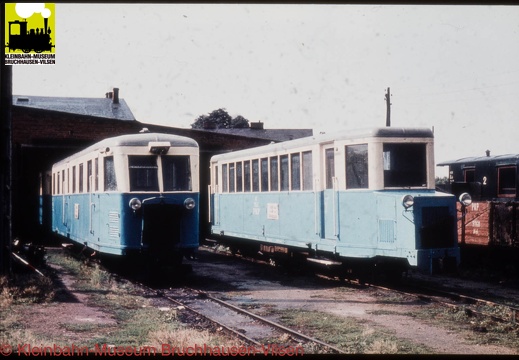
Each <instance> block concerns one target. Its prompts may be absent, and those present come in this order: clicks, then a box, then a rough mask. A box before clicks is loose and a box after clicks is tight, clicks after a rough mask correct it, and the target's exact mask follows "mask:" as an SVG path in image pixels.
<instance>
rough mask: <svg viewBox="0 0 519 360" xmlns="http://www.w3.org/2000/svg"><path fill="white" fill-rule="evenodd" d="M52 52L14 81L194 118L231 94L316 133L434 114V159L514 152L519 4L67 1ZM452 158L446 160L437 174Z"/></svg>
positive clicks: (274, 124) (275, 119) (423, 121)
mask: <svg viewBox="0 0 519 360" xmlns="http://www.w3.org/2000/svg"><path fill="white" fill-rule="evenodd" d="M55 12H56V14H55V16H56V17H55V21H56V31H55V39H54V43H55V44H56V65H54V66H14V70H13V93H14V94H15V95H45V96H59V97H62V96H70V97H104V94H105V93H106V92H107V91H110V90H111V89H112V88H113V87H118V88H120V97H121V98H123V99H124V100H125V101H126V102H127V104H128V105H129V107H130V109H131V110H132V112H133V114H134V115H135V117H136V119H137V120H139V121H142V122H147V123H154V124H159V125H167V126H173V127H183V128H189V127H190V124H191V123H193V122H194V121H195V119H196V118H197V117H198V116H200V115H203V114H208V113H210V112H211V111H213V110H216V109H219V108H225V109H226V110H227V111H228V113H229V114H230V115H231V116H236V115H242V116H243V117H245V118H246V119H248V120H250V121H262V122H263V123H264V124H265V128H311V129H313V130H314V134H315V133H318V132H321V131H326V132H331V131H337V130H347V129H353V128H360V127H367V126H385V123H386V102H385V92H386V90H387V88H388V87H389V88H390V89H391V94H392V96H391V103H392V106H391V124H392V126H399V127H400V126H403V127H434V131H435V139H436V150H435V156H436V161H437V162H440V161H445V160H450V159H454V158H459V157H464V156H475V155H484V154H485V150H487V149H489V150H491V152H492V154H496V155H497V154H505V153H519V146H518V145H517V142H518V140H517V139H518V138H519V136H518V135H519V127H518V126H517V124H518V121H519V7H517V6H482V5H475V6H468V5H462V6H446V5H275V4H269V5H260V4H256V5H252V4H223V5H218V4H185V5H182V4H153V5H152V4H136V3H132V4H120V3H118V4H60V3H56V6H55ZM444 170H445V169H442V168H437V173H438V175H445V174H446V172H444Z"/></svg>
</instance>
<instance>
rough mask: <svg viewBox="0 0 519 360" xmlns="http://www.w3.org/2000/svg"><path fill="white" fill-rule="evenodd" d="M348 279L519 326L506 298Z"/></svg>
mask: <svg viewBox="0 0 519 360" xmlns="http://www.w3.org/2000/svg"><path fill="white" fill-rule="evenodd" d="M207 250H209V251H212V252H217V251H215V250H214V249H211V248H210V247H207ZM218 253H219V254H223V255H227V256H228V254H226V253H224V252H218ZM244 259H246V260H248V261H255V262H258V263H264V262H263V261H257V260H256V259H253V258H248V257H245V258H244ZM319 276H321V275H319ZM324 277H326V278H328V279H330V280H331V281H337V280H338V279H339V280H341V279H340V278H339V277H335V278H334V277H333V276H332V277H329V275H324ZM348 281H349V283H350V284H352V285H355V286H364V285H365V286H369V287H372V288H376V289H380V290H384V291H393V292H398V293H400V294H403V295H407V296H411V297H415V298H418V299H420V300H422V301H425V302H434V303H438V304H440V305H443V306H446V307H449V308H454V309H458V310H462V311H464V312H465V313H466V314H467V316H473V317H479V318H487V319H490V320H492V321H496V322H500V323H509V324H511V325H513V326H519V306H516V305H508V304H506V303H505V301H506V299H505V300H503V301H502V302H498V301H493V300H489V299H485V298H482V297H477V296H472V295H467V294H466V293H461V292H455V291H452V290H445V289H441V288H438V287H433V286H432V285H423V282H425V283H427V280H422V281H420V282H414V283H410V284H407V285H405V287H402V286H381V285H378V284H370V283H366V284H361V283H360V282H358V281H356V280H351V279H349V280H348Z"/></svg>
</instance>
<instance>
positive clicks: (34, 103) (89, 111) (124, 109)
mask: <svg viewBox="0 0 519 360" xmlns="http://www.w3.org/2000/svg"><path fill="white" fill-rule="evenodd" d="M118 100H119V102H118V103H114V102H113V100H112V99H110V98H73V97H50V96H32V95H31V96H27V95H25V96H24V95H13V106H20V107H26V108H33V109H39V110H50V111H57V112H62V113H69V114H74V115H86V116H93V117H99V118H105V119H113V120H125V121H135V117H134V116H133V114H132V112H131V110H130V108H129V107H128V105H127V104H126V102H125V101H124V100H123V99H118Z"/></svg>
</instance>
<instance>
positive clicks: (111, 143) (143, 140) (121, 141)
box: [54, 133, 198, 165]
mask: <svg viewBox="0 0 519 360" xmlns="http://www.w3.org/2000/svg"><path fill="white" fill-rule="evenodd" d="M152 141H158V142H162V141H167V142H169V143H170V144H171V146H172V147H198V143H197V142H196V141H195V140H193V139H191V138H188V137H185V136H179V135H172V134H160V133H142V134H129V135H120V136H115V137H111V138H107V139H104V140H101V141H99V142H97V143H95V144H93V145H90V146H89V147H87V148H86V149H84V150H81V151H80V152H77V153H75V154H74V155H71V156H69V157H67V158H65V159H63V160H61V161H59V162H57V163H55V164H54V165H60V164H62V163H66V162H68V161H70V160H71V159H73V158H76V157H78V156H82V155H85V154H88V153H90V152H92V151H98V150H99V149H105V148H107V147H117V146H148V144H149V142H152Z"/></svg>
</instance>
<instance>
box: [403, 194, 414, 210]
mask: <svg viewBox="0 0 519 360" xmlns="http://www.w3.org/2000/svg"><path fill="white" fill-rule="evenodd" d="M413 204H414V197H413V195H405V196H404V197H403V198H402V205H403V206H404V208H406V209H409V208H410V207H411V206H413Z"/></svg>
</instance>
